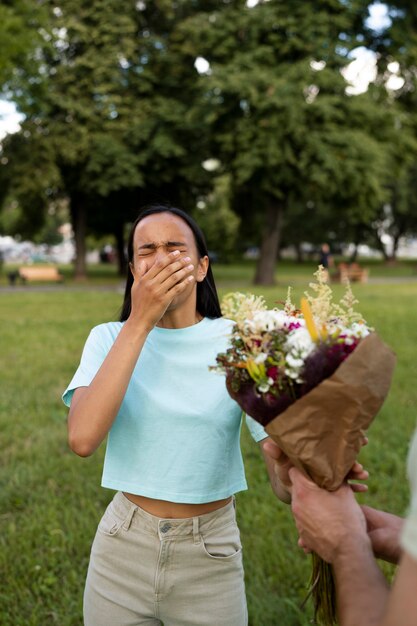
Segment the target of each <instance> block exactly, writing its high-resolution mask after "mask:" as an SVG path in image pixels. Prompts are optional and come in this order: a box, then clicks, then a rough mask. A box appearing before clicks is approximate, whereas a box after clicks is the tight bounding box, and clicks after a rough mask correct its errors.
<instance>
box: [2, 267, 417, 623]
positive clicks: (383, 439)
mask: <svg viewBox="0 0 417 626" xmlns="http://www.w3.org/2000/svg"><path fill="white" fill-rule="evenodd" d="M313 267H314V265H311V268H313ZM311 268H310V267H309V266H303V268H302V271H300V269H298V271H297V270H296V268H295V266H294V265H287V266H286V269H285V271H282V274H279V276H278V280H279V284H278V286H277V287H275V288H262V289H261V288H257V289H256V290H255V289H253V288H251V287H250V284H249V278H250V276H251V272H252V269H253V268H252V266H251V265H250V264H248V265H246V266H244V265H242V266H218V268H217V269H216V270H215V272H216V275H217V277H218V281H219V287H220V292H221V293H222V294H224V293H226V292H227V291H229V290H231V289H239V290H245V291H256V293H262V294H263V295H264V296H265V297H266V299H267V301H268V303H269V304H270V305H271V306H272V305H274V303H275V302H277V301H279V300H283V299H284V298H285V296H286V285H287V284H288V283H289V282H293V284H294V301H297V299H298V298H299V297H300V295H301V294H302V292H303V291H304V289H305V288H306V287H307V284H308V280H309V278H310V277H311V273H310V271H311ZM410 271H411V270H410ZM372 273H373V270H372V271H371V276H372ZM409 275H410V276H411V274H409ZM106 276H107V279H108V280H107V282H108V281H109V280H110V282H112V283H113V285H115V284H118V279H117V278H116V277H115V276H114V275H113V277H111V276H110V275H107V274H106ZM403 276H404V274H403ZM105 282H106V281H105V280H104V278H103V277H102V278H100V279H99V280H98V281H97V284H98V283H100V284H104V283H105ZM66 284H68V283H66ZM341 291H342V289H341V288H340V287H339V286H337V287H335V292H336V294H337V295H338V294H339V293H341ZM354 291H355V294H356V295H357V297H358V299H359V300H360V307H359V309H360V310H361V311H362V312H363V314H364V316H365V317H366V318H367V319H368V321H369V322H370V323H371V324H372V325H374V326H375V328H377V329H378V331H379V333H380V335H381V336H382V337H383V339H384V340H385V341H386V342H387V343H388V344H389V345H391V347H392V348H393V349H394V350H395V351H396V352H397V355H398V365H397V369H396V373H395V378H394V382H393V386H392V390H391V393H390V396H389V398H388V400H387V402H386V403H385V405H384V407H383V409H382V410H381V412H380V414H379V416H378V418H377V419H376V421H375V423H374V424H373V425H372V427H371V429H370V432H369V438H370V442H369V445H368V446H367V448H366V449H364V450H363V451H362V453H361V460H362V461H363V462H364V463H365V465H366V467H367V468H368V470H369V471H370V480H369V493H368V495H366V496H361V499H362V500H364V501H366V502H368V503H369V504H371V505H373V506H378V507H381V508H385V509H388V510H390V511H392V512H395V513H398V514H403V513H404V512H405V511H406V507H407V502H408V485H407V481H406V479H405V456H406V452H407V445H408V441H409V438H410V435H411V433H412V431H413V429H414V426H415V422H416V414H415V407H416V406H417V386H416V384H415V380H416V375H417V367H416V362H415V351H416V345H417V326H416V324H415V311H416V310H417V282H411V281H410V282H401V283H398V284H395V283H389V284H383V283H381V284H379V283H378V284H368V285H357V286H354ZM120 304H121V294H120V293H118V292H117V291H116V290H114V291H97V290H91V289H89V288H88V286H87V285H86V287H85V289H82V290H81V291H77V292H74V291H71V290H69V289H68V290H67V291H65V290H64V291H58V292H40V291H36V290H32V291H30V290H29V291H27V292H18V291H16V292H15V293H0V323H1V352H0V379H1V394H0V433H1V438H0V468H1V472H0V526H1V529H2V532H1V534H0V581H1V584H0V624H2V625H4V626H12V625H13V626H41V625H42V626H44V625H49V624H56V625H59V626H81V625H82V617H81V601H82V591H83V585H84V577H85V573H86V568H87V563H88V555H89V550H90V546H91V541H92V538H93V535H94V533H95V528H96V525H97V522H98V520H99V518H100V516H101V514H102V512H103V510H104V508H105V505H106V503H107V502H108V501H109V500H110V498H111V496H112V493H111V492H110V491H108V490H105V489H102V488H101V487H100V486H99V485H100V476H101V465H102V459H103V452H104V449H103V447H102V448H100V450H99V451H98V452H97V453H96V454H95V455H94V456H92V457H91V458H88V459H81V458H78V457H76V456H75V455H74V454H72V453H71V452H70V451H69V450H68V447H67V443H66V425H65V418H66V408H65V407H64V405H63V404H62V403H61V400H60V394H61V392H62V390H63V389H64V388H65V386H66V385H67V383H68V381H69V380H70V378H71V377H72V374H73V372H74V370H75V368H76V367H77V364H78V362H79V358H80V353H81V350H82V346H83V344H84V341H85V338H86V335H87V333H88V331H89V330H90V328H91V327H92V326H93V325H95V324H98V323H101V322H103V321H108V320H111V319H115V318H117V312H118V309H119V306H120ZM242 446H243V452H244V458H245V465H246V470H247V478H248V482H249V490H248V491H247V492H244V493H241V494H239V495H238V498H237V502H238V516H239V522H240V528H241V534H242V540H243V545H244V558H245V569H246V584H247V594H248V603H249V612H250V625H251V626H297V625H299V626H303V625H305V624H307V623H308V618H309V616H310V609H308V610H307V613H306V614H302V613H301V612H300V610H299V609H298V606H299V604H300V602H301V601H302V600H303V598H304V595H305V590H306V583H307V581H308V575H309V558H308V557H305V556H304V554H303V553H302V552H301V551H300V550H299V549H298V548H297V545H296V533H295V530H294V527H293V523H292V519H291V515H290V511H289V509H288V507H286V506H285V505H283V504H281V503H280V502H279V501H278V500H276V499H275V498H274V496H273V495H272V492H271V491H270V487H269V484H268V481H267V478H266V474H265V471H264V467H263V462H262V461H261V459H260V455H259V451H258V449H257V446H256V444H254V443H253V442H252V440H251V439H250V437H249V436H248V434H247V432H246V429H244V430H243V435H242ZM385 571H386V573H387V574H388V575H391V573H392V571H393V570H392V569H391V568H390V567H385ZM115 626H116V625H115Z"/></svg>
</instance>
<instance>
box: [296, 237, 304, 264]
mask: <svg viewBox="0 0 417 626" xmlns="http://www.w3.org/2000/svg"><path fill="white" fill-rule="evenodd" d="M294 249H295V258H296V261H297V263H302V262H303V261H304V255H303V249H302V247H301V243H300V242H298V243H295V244H294Z"/></svg>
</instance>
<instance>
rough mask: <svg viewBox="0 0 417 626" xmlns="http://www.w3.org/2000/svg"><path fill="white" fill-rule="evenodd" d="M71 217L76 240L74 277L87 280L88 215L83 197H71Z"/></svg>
mask: <svg viewBox="0 0 417 626" xmlns="http://www.w3.org/2000/svg"><path fill="white" fill-rule="evenodd" d="M71 219H72V229H73V231H74V241H75V259H74V278H75V279H76V280H85V279H86V278H87V265H86V258H85V257H86V253H87V246H86V234H87V215H86V211H85V208H84V206H83V204H82V202H81V199H80V198H78V197H72V198H71Z"/></svg>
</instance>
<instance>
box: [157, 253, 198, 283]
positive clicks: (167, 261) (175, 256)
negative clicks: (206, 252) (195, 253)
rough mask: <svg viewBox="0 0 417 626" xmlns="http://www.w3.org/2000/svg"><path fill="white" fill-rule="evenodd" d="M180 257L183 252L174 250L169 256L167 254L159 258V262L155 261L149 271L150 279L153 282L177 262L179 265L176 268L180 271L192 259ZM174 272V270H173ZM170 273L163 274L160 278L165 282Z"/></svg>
mask: <svg viewBox="0 0 417 626" xmlns="http://www.w3.org/2000/svg"><path fill="white" fill-rule="evenodd" d="M180 255H181V252H180V251H179V250H174V251H173V252H169V253H168V254H165V255H164V256H161V257H159V258H158V260H157V261H155V262H154V263H153V264H152V265H151V266H150V267H149V270H148V278H149V279H150V280H153V279H154V278H156V277H157V276H158V275H159V274H161V273H162V272H164V270H166V269H167V268H169V267H170V266H171V265H172V264H173V263H174V262H177V263H178V265H177V266H176V267H177V268H178V269H179V268H180V267H183V266H184V264H185V263H189V262H190V260H191V259H190V257H185V258H182V259H180ZM171 271H172V268H171ZM169 273H170V272H169V271H168V272H165V274H162V276H160V278H161V279H162V280H164V278H165V277H166V276H167V275H169Z"/></svg>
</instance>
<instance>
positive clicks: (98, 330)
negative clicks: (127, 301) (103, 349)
mask: <svg viewBox="0 0 417 626" xmlns="http://www.w3.org/2000/svg"><path fill="white" fill-rule="evenodd" d="M122 327H123V322H106V323H104V324H99V325H98V326H94V327H93V328H92V329H91V331H90V334H89V337H88V340H87V341H95V342H100V343H104V344H106V343H109V342H110V343H113V342H114V340H115V339H116V337H117V335H118V334H119V332H120V330H121V329H122Z"/></svg>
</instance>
